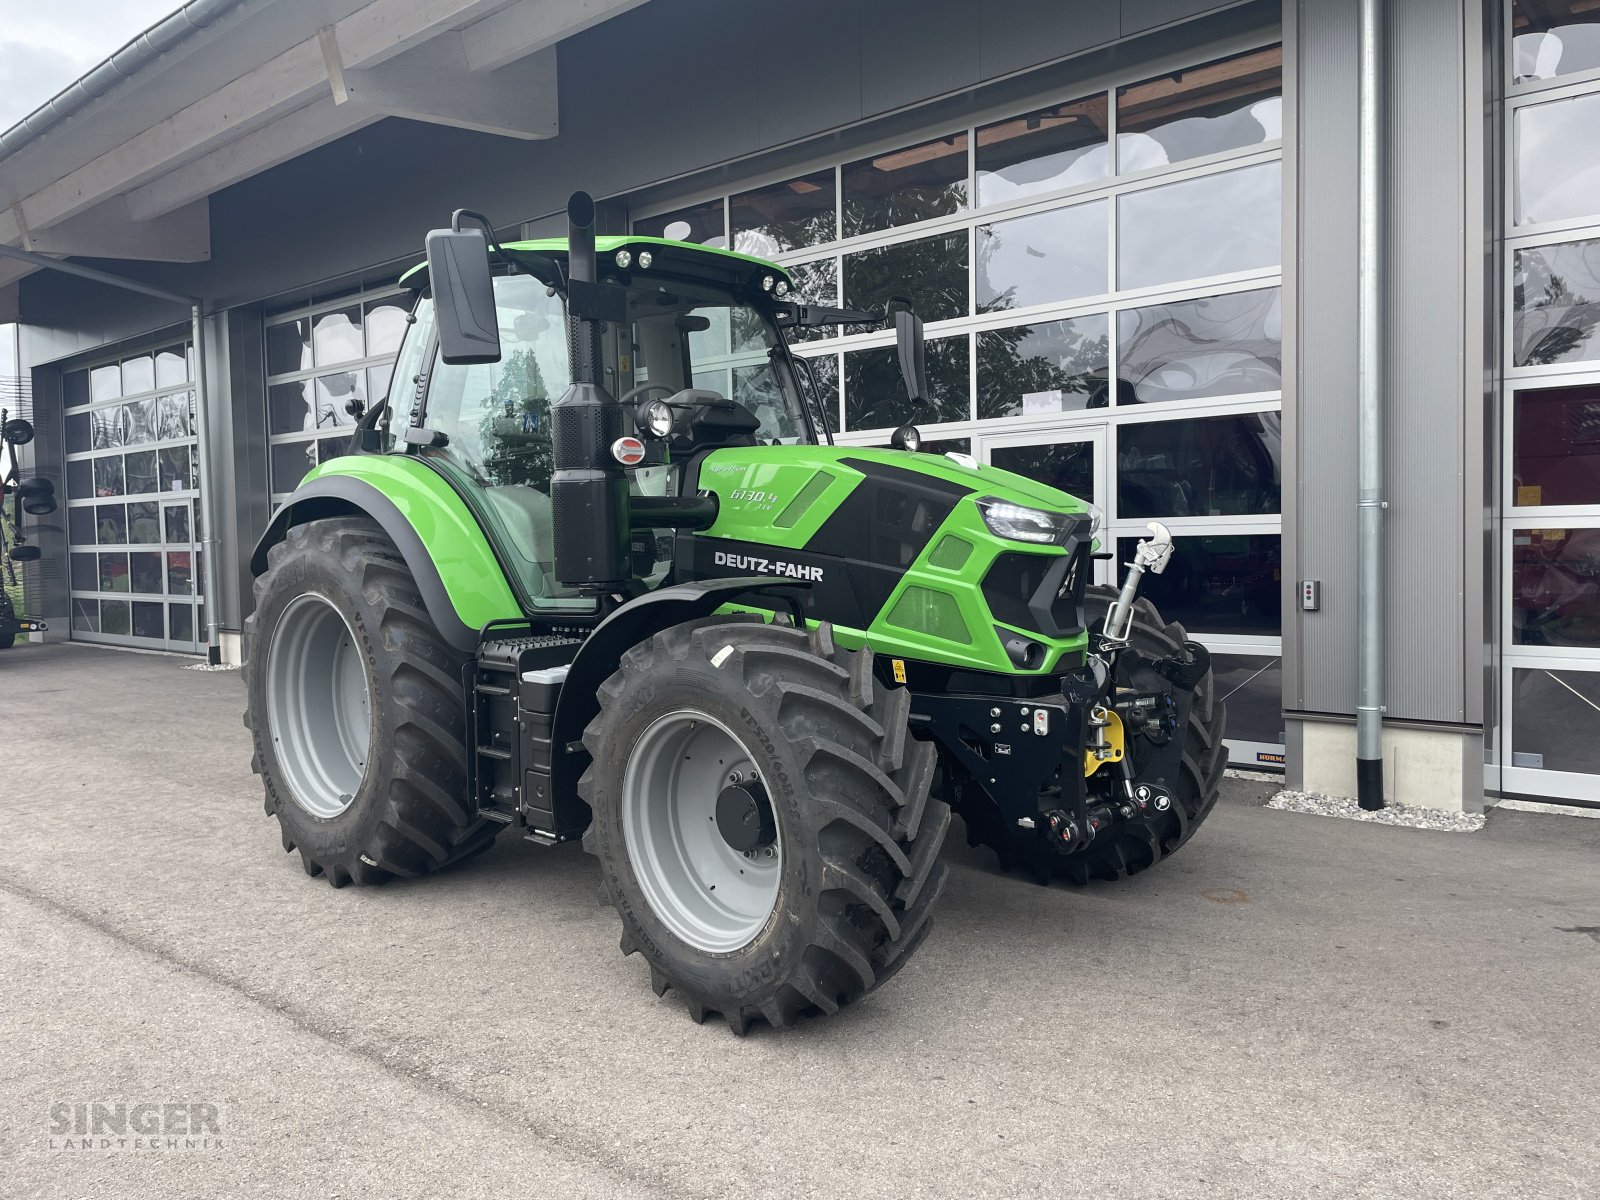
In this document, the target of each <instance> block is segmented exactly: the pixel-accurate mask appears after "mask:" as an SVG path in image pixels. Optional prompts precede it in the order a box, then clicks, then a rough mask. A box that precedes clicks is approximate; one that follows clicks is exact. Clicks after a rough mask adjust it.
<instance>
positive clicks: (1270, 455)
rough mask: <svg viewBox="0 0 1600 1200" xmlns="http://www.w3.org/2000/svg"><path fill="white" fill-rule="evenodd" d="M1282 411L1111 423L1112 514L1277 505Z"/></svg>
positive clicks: (1250, 511)
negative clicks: (1113, 428) (1113, 431)
mask: <svg viewBox="0 0 1600 1200" xmlns="http://www.w3.org/2000/svg"><path fill="white" fill-rule="evenodd" d="M1282 455H1283V418H1282V416H1281V415H1280V414H1278V413H1275V412H1271V413H1252V414H1250V415H1249V416H1244V417H1202V418H1200V419H1198V420H1193V421H1151V422H1140V423H1139V424H1137V425H1123V426H1122V427H1121V428H1119V429H1118V430H1117V516H1118V517H1120V518H1123V519H1129V518H1133V519H1137V520H1144V519H1145V518H1148V517H1217V516H1245V515H1254V514H1258V513H1277V512H1279V511H1280V510H1281V508H1282V505H1283V497H1282V486H1281V483H1282V476H1281V468H1280V466H1279V464H1280V461H1281V459H1282Z"/></svg>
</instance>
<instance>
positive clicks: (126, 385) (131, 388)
mask: <svg viewBox="0 0 1600 1200" xmlns="http://www.w3.org/2000/svg"><path fill="white" fill-rule="evenodd" d="M155 386H156V363H155V359H154V358H152V357H151V356H150V355H148V354H141V355H139V356H138V357H136V358H125V359H123V360H122V394H123V395H124V396H137V395H138V394H139V393H140V392H148V391H153V390H154V389H155Z"/></svg>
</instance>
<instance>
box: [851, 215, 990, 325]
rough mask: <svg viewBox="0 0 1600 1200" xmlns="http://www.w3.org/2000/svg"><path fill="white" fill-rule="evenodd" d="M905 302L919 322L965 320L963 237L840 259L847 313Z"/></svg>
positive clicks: (951, 236)
mask: <svg viewBox="0 0 1600 1200" xmlns="http://www.w3.org/2000/svg"><path fill="white" fill-rule="evenodd" d="M891 296H906V297H909V298H910V300H911V304H912V307H913V308H914V309H915V310H916V313H917V315H918V316H919V317H921V318H922V319H923V320H924V321H945V320H949V319H950V318H952V317H964V316H966V315H967V231H966V230H965V229H958V230H955V231H954V232H951V233H942V234H938V235H937V236H935V237H930V238H919V239H918V240H916V241H913V242H900V243H898V244H896V245H893V246H880V247H878V248H877V249H875V250H861V251H858V252H857V253H855V254H847V255H845V259H844V305H845V307H846V308H882V307H883V306H884V305H885V304H887V303H888V302H889V298H890V297H891Z"/></svg>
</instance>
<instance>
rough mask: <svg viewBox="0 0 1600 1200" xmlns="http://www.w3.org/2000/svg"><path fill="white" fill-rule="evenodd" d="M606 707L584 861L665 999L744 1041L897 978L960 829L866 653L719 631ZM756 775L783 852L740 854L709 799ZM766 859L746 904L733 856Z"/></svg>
mask: <svg viewBox="0 0 1600 1200" xmlns="http://www.w3.org/2000/svg"><path fill="white" fill-rule="evenodd" d="M599 695H600V705H601V707H600V714H599V715H598V716H597V717H595V719H594V721H593V722H592V723H591V724H590V726H589V728H588V729H587V730H586V731H585V733H584V739H583V740H584V745H585V746H587V747H588V749H589V753H590V754H591V755H592V756H593V758H594V763H593V765H592V766H591V767H590V768H589V770H588V771H587V772H586V773H585V775H584V777H583V780H582V782H581V783H580V784H579V791H580V793H581V794H582V796H583V798H584V799H585V800H587V801H588V802H589V804H590V806H591V807H592V808H593V810H594V820H593V822H592V823H591V825H590V827H589V832H588V833H587V834H585V836H584V841H583V844H584V848H585V849H586V850H588V851H589V852H590V853H591V854H593V855H594V856H595V857H596V858H598V859H599V860H600V868H601V877H602V881H603V884H604V887H605V891H606V895H607V896H608V898H609V899H610V900H611V903H612V904H613V905H615V906H616V909H617V913H618V915H619V916H620V917H621V918H622V943H621V944H622V951H623V953H624V954H632V953H634V952H635V951H638V952H639V953H641V954H643V955H644V957H645V960H646V961H647V962H648V963H649V964H650V977H651V982H652V985H653V986H654V988H655V991H656V994H657V995H661V994H662V993H664V992H665V991H666V990H667V989H668V988H672V989H674V990H675V991H677V992H678V994H679V995H680V996H682V998H683V1000H684V1002H685V1004H686V1005H687V1007H688V1010H689V1014H690V1016H691V1017H693V1018H694V1019H695V1020H696V1021H704V1020H705V1017H706V1014H707V1013H709V1012H719V1013H721V1014H722V1015H723V1017H724V1019H725V1020H726V1021H727V1023H728V1025H729V1027H730V1028H732V1029H733V1030H734V1032H736V1033H740V1034H742V1033H744V1032H745V1030H746V1028H747V1027H748V1025H749V1023H750V1022H751V1021H752V1020H754V1019H755V1018H757V1017H764V1018H765V1019H766V1020H767V1021H768V1022H769V1023H770V1024H771V1025H773V1026H783V1025H787V1024H789V1023H791V1022H792V1021H794V1020H795V1018H796V1017H798V1016H800V1015H802V1014H805V1013H832V1012H835V1011H837V1010H838V1008H839V1007H840V1006H841V1005H844V1004H847V1003H850V1002H851V1001H854V1000H857V999H859V998H860V997H862V996H864V995H865V994H866V993H868V992H870V991H871V990H872V989H873V988H875V987H877V986H878V985H880V984H881V983H883V982H884V981H885V980H886V979H888V978H889V977H890V976H891V975H893V974H894V973H895V972H896V971H898V970H899V969H900V968H901V967H902V966H903V965H904V964H905V962H906V960H907V959H908V958H909V957H910V956H911V954H912V952H913V951H914V950H915V949H916V948H917V947H918V946H919V945H920V944H921V943H922V940H923V938H924V937H926V936H927V933H928V929H929V914H930V913H931V911H932V909H933V905H934V904H935V903H936V902H937V900H938V897H939V894H940V892H941V891H942V890H943V887H944V882H945V877H946V874H947V868H946V867H945V866H944V865H943V864H942V863H940V862H939V861H938V854H939V847H940V845H941V843H942V842H943V840H944V835H945V831H946V829H947V827H948V825H949V821H950V810H949V807H948V806H947V805H945V804H944V803H943V802H942V801H939V800H935V799H931V798H930V796H929V787H930V785H931V783H932V781H933V774H934V764H935V758H936V754H935V751H934V748H933V746H932V745H930V744H928V743H925V742H918V741H914V740H912V739H911V738H910V736H909V730H908V716H909V711H910V693H908V692H907V691H905V690H904V689H903V688H900V689H890V688H887V687H885V686H884V685H883V684H881V683H880V682H878V681H877V680H876V679H874V678H873V674H872V652H871V651H870V650H861V651H858V652H854V653H852V652H850V651H847V650H842V649H839V648H837V647H836V646H835V645H834V643H833V637H832V632H831V630H830V628H829V626H827V625H817V626H814V627H813V628H812V629H811V630H810V631H809V632H801V631H800V630H797V629H794V628H789V627H786V626H780V625H767V624H763V623H762V622H760V621H759V620H757V619H753V618H752V619H750V620H742V619H740V618H737V617H713V618H709V619H707V620H704V621H692V622H688V623H686V624H683V625H678V626H674V627H672V628H670V629H667V630H665V631H663V632H661V633H658V634H656V635H655V636H654V637H652V638H651V639H650V640H649V641H647V642H644V643H641V644H640V645H637V646H635V647H633V648H632V649H630V650H629V651H628V652H627V653H626V654H625V655H624V656H623V658H622V663H621V667H620V669H619V670H618V671H617V672H616V673H615V674H614V675H612V676H611V678H610V679H608V680H607V681H606V682H605V683H604V684H602V685H601V687H600V693H599ZM690 722H694V724H693V725H691V724H690ZM663 731H665V732H663ZM719 731H720V732H719ZM668 738H670V739H671V740H664V739H668ZM703 750H704V751H705V753H702V751H703ZM697 753H699V754H702V759H703V764H702V763H701V762H696V761H695V760H694V755H695V754H697ZM710 754H716V755H717V756H718V757H717V764H716V766H715V768H713V767H712V765H711V763H710V761H709V756H710ZM663 764H665V765H663ZM751 770H753V772H754V775H755V780H754V786H758V787H759V788H760V789H761V791H760V795H761V796H762V797H763V798H764V801H765V805H764V807H763V808H762V810H761V814H762V828H763V829H764V830H765V832H764V833H763V834H762V835H761V836H762V837H770V839H771V841H770V842H766V843H764V844H763V845H762V846H761V847H759V848H757V849H756V850H754V851H740V850H739V849H737V848H732V849H731V850H730V844H731V841H732V840H733V839H732V838H731V836H730V835H728V834H724V833H723V830H724V828H725V827H724V826H723V824H722V823H721V822H722V817H721V815H720V814H719V815H713V808H712V806H713V805H714V804H715V803H716V802H717V800H720V797H715V798H714V797H713V795H712V790H713V784H714V783H715V784H718V785H726V786H734V784H733V783H732V782H730V775H737V776H738V777H739V779H741V780H748V779H750V775H749V773H748V772H750V771H751ZM713 777H715V778H714V779H713ZM641 780H644V781H646V782H648V784H649V786H648V787H645V788H643V789H641V787H640V781H641ZM758 807H759V806H758ZM711 822H716V824H715V825H714V826H713V828H714V829H715V830H716V831H717V832H716V833H715V834H713V833H712V832H711V830H710V829H708V824H709V823H711ZM713 838H719V839H723V840H721V841H720V842H719V841H714V840H712V839H713ZM768 849H770V850H772V851H773V852H774V853H773V854H772V855H770V856H768V860H767V862H766V863H765V864H764V869H766V870H769V871H770V872H771V875H770V886H769V885H766V884H754V885H753V884H751V883H750V882H749V879H750V875H748V874H746V870H745V868H744V867H743V866H742V865H741V863H742V862H744V860H743V859H741V857H740V855H741V854H748V853H754V854H756V855H757V856H758V861H760V860H759V856H760V855H763V854H765V852H766V850H768ZM725 851H726V853H725ZM752 873H754V872H753V871H752ZM718 883H722V884H723V896H724V898H725V899H715V900H714V899H713V896H712V893H714V892H715V889H716V886H717V884H718ZM763 887H766V888H767V890H766V891H763V890H762V889H763Z"/></svg>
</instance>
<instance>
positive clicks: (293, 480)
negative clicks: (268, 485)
mask: <svg viewBox="0 0 1600 1200" xmlns="http://www.w3.org/2000/svg"><path fill="white" fill-rule="evenodd" d="M316 461H317V444H316V443H315V442H284V443H281V444H279V445H276V446H274V447H272V490H273V491H275V492H292V491H294V489H295V488H296V487H297V486H298V485H299V483H300V481H301V480H302V479H304V478H305V474H306V472H307V471H309V470H311V468H312V467H313V466H315V465H316Z"/></svg>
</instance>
